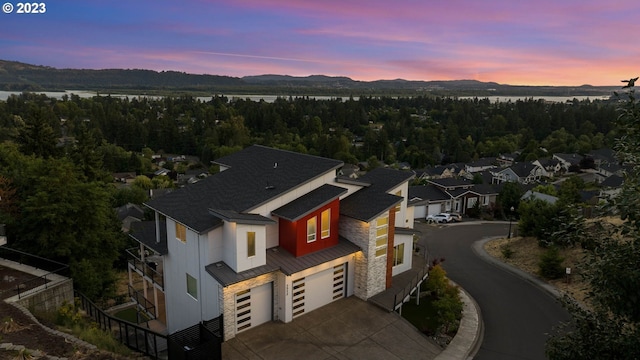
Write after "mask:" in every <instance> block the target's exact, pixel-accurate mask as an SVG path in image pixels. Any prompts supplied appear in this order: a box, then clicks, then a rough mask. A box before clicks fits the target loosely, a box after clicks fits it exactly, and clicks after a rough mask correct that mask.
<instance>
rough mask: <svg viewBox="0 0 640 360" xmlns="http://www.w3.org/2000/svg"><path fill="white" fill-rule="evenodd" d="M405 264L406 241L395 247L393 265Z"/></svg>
mask: <svg viewBox="0 0 640 360" xmlns="http://www.w3.org/2000/svg"><path fill="white" fill-rule="evenodd" d="M402 264H404V243H402V244H398V245H396V246H394V247H393V266H398V265H402Z"/></svg>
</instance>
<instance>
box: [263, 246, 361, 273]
mask: <svg viewBox="0 0 640 360" xmlns="http://www.w3.org/2000/svg"><path fill="white" fill-rule="evenodd" d="M358 251H360V247H358V246H357V245H356V244H354V243H352V242H351V241H349V240H347V239H345V238H343V237H340V238H338V244H337V245H335V246H332V247H330V248H327V249H323V250H320V251H316V252H313V253H311V254H307V255H303V256H298V257H295V256H293V255H291V253H290V252H288V251H287V250H284V249H282V248H280V247H276V248H271V249H268V250H267V265H271V266H277V267H279V268H280V271H282V272H283V273H284V274H285V275H291V274H295V273H297V272H300V271H302V270H306V269H309V268H312V267H314V266H317V265H320V264H323V263H326V262H328V261H331V260H335V259H338V258H341V257H343V256H347V255H351V254H353V253H356V252H358Z"/></svg>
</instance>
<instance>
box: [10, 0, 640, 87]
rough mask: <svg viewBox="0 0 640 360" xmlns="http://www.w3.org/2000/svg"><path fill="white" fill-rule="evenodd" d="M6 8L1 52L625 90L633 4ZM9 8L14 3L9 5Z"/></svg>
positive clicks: (219, 69) (92, 0)
mask: <svg viewBox="0 0 640 360" xmlns="http://www.w3.org/2000/svg"><path fill="white" fill-rule="evenodd" d="M8 2H9V3H10V4H11V5H13V11H12V12H11V13H9V14H7V13H4V12H0V59H3V60H14V61H21V62H26V63H31V64H37V65H47V66H53V67H57V68H88V69H105V68H128V69H133V68H136V69H152V70H176V71H184V72H188V73H196V74H214V75H229V76H245V75H260V74H282V75H294V76H307V75H312V74H323V75H331V76H348V77H351V78H352V79H355V80H378V79H397V78H402V79H407V80H457V79H475V80H480V81H495V82H498V83H502V84H512V85H582V84H591V85H620V80H622V79H629V78H631V77H635V76H638V75H639V74H640V1H638V0H621V1H619V0H609V1H602V0H599V1H592V0H562V1H558V0H552V1H550V0H535V1H525V0H486V1H479V0H447V1H433V0H432V1H428V0H394V1H389V0H367V1H361V0H339V1H338V0H312V1H307V0H296V1H293V0H231V1H225V2H222V1H213V0H198V1H195V0H185V1H180V0H171V1H165V0H128V1H114V0H83V1H62V0H49V1H44V2H43V3H44V5H45V6H46V12H45V13H44V14H18V13H16V11H17V9H18V6H19V5H18V3H17V2H16V1H13V0H9V1H8ZM2 3H4V4H5V6H3V10H6V6H7V3H6V0H2Z"/></svg>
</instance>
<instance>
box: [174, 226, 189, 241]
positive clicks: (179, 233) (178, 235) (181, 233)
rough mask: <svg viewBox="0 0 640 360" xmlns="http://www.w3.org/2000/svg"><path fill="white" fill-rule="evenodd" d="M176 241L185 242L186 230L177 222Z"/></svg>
mask: <svg viewBox="0 0 640 360" xmlns="http://www.w3.org/2000/svg"><path fill="white" fill-rule="evenodd" d="M176 239H178V240H180V241H182V242H187V228H186V227H185V226H184V225H182V224H180V223H178V222H176Z"/></svg>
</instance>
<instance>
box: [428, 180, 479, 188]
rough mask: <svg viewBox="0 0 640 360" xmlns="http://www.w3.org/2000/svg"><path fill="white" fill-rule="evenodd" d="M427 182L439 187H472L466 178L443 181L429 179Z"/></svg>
mask: <svg viewBox="0 0 640 360" xmlns="http://www.w3.org/2000/svg"><path fill="white" fill-rule="evenodd" d="M428 182H430V183H432V184H434V185H436V186H440V187H446V188H450V187H454V188H455V187H469V186H472V185H473V183H472V182H471V181H469V180H468V179H467V178H444V179H431V180H428Z"/></svg>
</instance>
